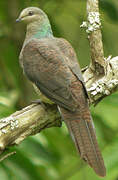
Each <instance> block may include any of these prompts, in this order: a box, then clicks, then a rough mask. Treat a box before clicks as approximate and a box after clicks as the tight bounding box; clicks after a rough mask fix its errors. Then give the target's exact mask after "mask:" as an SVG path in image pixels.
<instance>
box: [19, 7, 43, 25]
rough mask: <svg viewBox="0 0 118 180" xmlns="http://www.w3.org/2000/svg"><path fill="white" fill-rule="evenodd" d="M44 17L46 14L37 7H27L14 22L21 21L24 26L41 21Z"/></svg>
mask: <svg viewBox="0 0 118 180" xmlns="http://www.w3.org/2000/svg"><path fill="white" fill-rule="evenodd" d="M46 17H47V16H46V14H45V13H44V12H43V11H42V10H41V9H39V8H37V7H28V8H26V9H23V10H22V11H21V13H20V15H19V17H18V19H16V22H20V21H23V22H25V23H26V24H29V23H31V22H34V21H37V20H39V21H42V20H43V19H45V18H46Z"/></svg>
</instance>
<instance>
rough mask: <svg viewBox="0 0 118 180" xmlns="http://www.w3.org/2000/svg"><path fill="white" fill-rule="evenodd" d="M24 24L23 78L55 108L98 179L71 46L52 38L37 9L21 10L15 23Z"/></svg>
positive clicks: (98, 159) (99, 160) (100, 164)
mask: <svg viewBox="0 0 118 180" xmlns="http://www.w3.org/2000/svg"><path fill="white" fill-rule="evenodd" d="M16 21H17V22H24V23H25V24H26V27H27V29H26V37H25V40H24V43H23V46H22V49H21V52H20V55H19V62H20V65H21V67H22V68H23V72H24V74H25V76H26V77H27V78H28V79H29V80H30V81H31V82H32V84H33V85H35V86H36V88H37V89H39V90H40V92H41V93H42V94H44V95H45V96H46V97H47V98H49V99H50V100H51V101H53V102H54V103H56V104H57V107H58V109H59V112H60V115H61V117H62V119H63V120H64V122H65V124H66V126H67V128H68V131H69V133H70V135H71V137H72V139H73V141H74V144H75V147H76V149H77V152H78V153H79V154H80V157H81V159H83V160H84V161H85V162H86V163H88V165H89V166H90V167H91V168H93V170H94V171H95V173H96V174H97V175H98V176H101V177H104V176H105V175H106V168H105V165H104V160H103V157H102V154H101V152H100V149H99V146H98V143H97V138H96V132H95V128H94V125H93V120H92V117H91V114H90V110H89V97H88V94H87V90H86V87H85V84H84V80H83V77H82V73H81V69H80V66H79V63H78V59H77V55H76V53H75V51H74V49H73V47H72V46H71V44H70V43H69V42H68V41H67V40H65V39H64V38H59V37H55V36H54V35H53V32H52V28H51V24H50V21H49V18H48V16H47V14H46V13H45V12H44V11H43V10H41V9H40V8H38V7H27V8H25V9H23V10H22V11H21V13H20V15H19V17H18V19H16Z"/></svg>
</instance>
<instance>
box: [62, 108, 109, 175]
mask: <svg viewBox="0 0 118 180" xmlns="http://www.w3.org/2000/svg"><path fill="white" fill-rule="evenodd" d="M60 111H61V114H62V117H63V119H64V121H65V123H66V125H67V127H68V130H69V132H70V134H71V136H72V139H73V140H74V142H75V145H76V148H77V150H78V152H79V153H80V156H81V158H82V159H84V160H85V161H86V162H87V163H88V164H89V165H90V166H91V167H92V168H93V169H94V171H95V172H96V174H98V175H99V176H102V177H104V176H105V175H106V169H105V166H104V161H103V158H102V155H101V152H100V150H99V147H98V143H97V139H96V135H95V130H94V126H93V122H92V118H91V115H90V112H89V108H88V107H86V109H84V112H81V111H80V110H77V111H76V112H70V111H68V110H65V109H63V108H61V107H60Z"/></svg>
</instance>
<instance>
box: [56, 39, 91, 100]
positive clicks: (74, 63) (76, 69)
mask: <svg viewBox="0 0 118 180" xmlns="http://www.w3.org/2000/svg"><path fill="white" fill-rule="evenodd" d="M56 41H57V45H58V46H59V48H60V50H61V51H62V52H63V53H64V54H65V55H66V57H68V62H67V63H68V66H69V67H70V69H71V71H72V72H73V74H75V76H76V77H77V79H78V80H80V81H81V83H82V85H83V87H84V91H85V95H86V97H87V98H88V99H89V96H88V93H87V90H86V87H85V83H84V79H83V77H82V73H81V68H80V66H79V63H78V60H77V55H76V53H75V51H74V49H73V47H72V46H71V44H70V43H69V42H68V41H67V40H66V39H64V38H56Z"/></svg>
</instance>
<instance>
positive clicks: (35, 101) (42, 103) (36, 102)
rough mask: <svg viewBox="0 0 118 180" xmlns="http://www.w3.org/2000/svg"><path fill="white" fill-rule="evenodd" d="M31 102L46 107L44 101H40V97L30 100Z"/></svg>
mask: <svg viewBox="0 0 118 180" xmlns="http://www.w3.org/2000/svg"><path fill="white" fill-rule="evenodd" d="M31 104H40V105H41V106H42V107H43V108H44V109H46V103H44V102H42V101H41V100H40V99H36V100H33V101H31Z"/></svg>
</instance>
